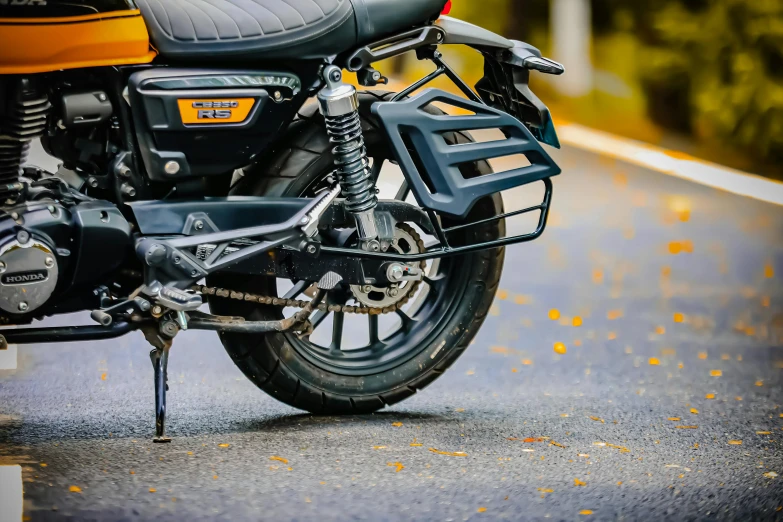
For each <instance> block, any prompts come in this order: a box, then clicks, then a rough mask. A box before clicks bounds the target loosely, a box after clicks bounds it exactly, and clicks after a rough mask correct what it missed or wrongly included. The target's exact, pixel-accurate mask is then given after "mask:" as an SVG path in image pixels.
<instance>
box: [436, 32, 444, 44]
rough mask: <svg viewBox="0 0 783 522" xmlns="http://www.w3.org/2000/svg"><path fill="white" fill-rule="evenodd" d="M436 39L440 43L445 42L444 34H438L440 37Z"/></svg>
mask: <svg viewBox="0 0 783 522" xmlns="http://www.w3.org/2000/svg"><path fill="white" fill-rule="evenodd" d="M435 38H437V39H438V41H439V42H442V41H443V33H438V35H437V36H436V37H435Z"/></svg>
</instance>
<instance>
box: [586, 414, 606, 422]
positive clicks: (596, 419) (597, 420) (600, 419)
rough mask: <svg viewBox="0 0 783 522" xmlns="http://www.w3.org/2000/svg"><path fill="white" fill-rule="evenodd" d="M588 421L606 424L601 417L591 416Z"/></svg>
mask: <svg viewBox="0 0 783 522" xmlns="http://www.w3.org/2000/svg"><path fill="white" fill-rule="evenodd" d="M590 419H591V420H594V421H596V422H600V423H601V424H606V422H604V420H603V419H602V418H601V417H593V416H592V415H591V416H590Z"/></svg>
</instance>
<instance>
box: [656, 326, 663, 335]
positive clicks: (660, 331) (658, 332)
mask: <svg viewBox="0 0 783 522" xmlns="http://www.w3.org/2000/svg"><path fill="white" fill-rule="evenodd" d="M655 333H656V334H658V335H663V334H665V333H666V327H665V326H659V327H657V328H656V329H655Z"/></svg>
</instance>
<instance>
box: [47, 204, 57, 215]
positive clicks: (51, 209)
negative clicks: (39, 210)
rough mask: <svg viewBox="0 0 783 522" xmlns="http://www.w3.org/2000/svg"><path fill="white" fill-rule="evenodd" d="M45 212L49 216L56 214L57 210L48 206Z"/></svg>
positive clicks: (52, 206)
mask: <svg viewBox="0 0 783 522" xmlns="http://www.w3.org/2000/svg"><path fill="white" fill-rule="evenodd" d="M46 210H48V211H49V213H50V214H57V209H56V208H54V205H49V206H48V207H46Z"/></svg>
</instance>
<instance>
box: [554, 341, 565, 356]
mask: <svg viewBox="0 0 783 522" xmlns="http://www.w3.org/2000/svg"><path fill="white" fill-rule="evenodd" d="M554 349H555V353H558V354H560V355H564V354H565V353H566V352H567V351H568V350H567V349H566V345H564V344H563V343H555V347H554Z"/></svg>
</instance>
